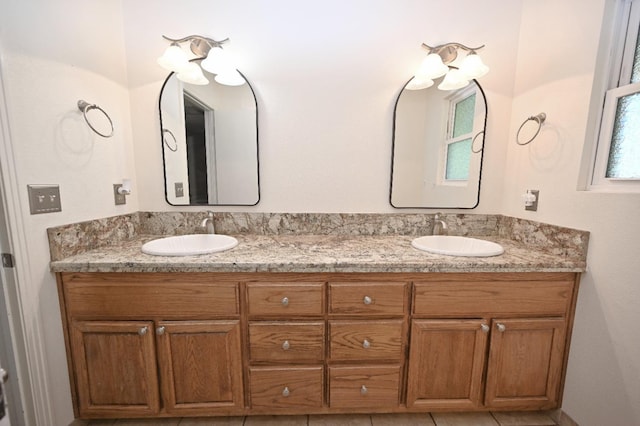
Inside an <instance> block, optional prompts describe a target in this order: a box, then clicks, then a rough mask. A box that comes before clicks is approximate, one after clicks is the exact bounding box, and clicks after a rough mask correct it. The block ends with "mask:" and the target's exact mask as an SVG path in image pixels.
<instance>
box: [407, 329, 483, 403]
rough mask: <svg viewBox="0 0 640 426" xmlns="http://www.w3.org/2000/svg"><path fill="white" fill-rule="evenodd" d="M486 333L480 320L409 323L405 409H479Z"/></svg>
mask: <svg viewBox="0 0 640 426" xmlns="http://www.w3.org/2000/svg"><path fill="white" fill-rule="evenodd" d="M488 331H489V326H488V325H486V324H484V321H483V320H480V319H474V320H414V321H412V324H411V344H410V346H411V350H410V353H409V372H408V388H407V406H408V407H421V408H425V409H430V408H438V409H449V408H451V409H473V408H476V407H478V406H480V405H481V403H482V375H483V369H484V363H485V359H486V358H485V353H486V347H487V335H488Z"/></svg>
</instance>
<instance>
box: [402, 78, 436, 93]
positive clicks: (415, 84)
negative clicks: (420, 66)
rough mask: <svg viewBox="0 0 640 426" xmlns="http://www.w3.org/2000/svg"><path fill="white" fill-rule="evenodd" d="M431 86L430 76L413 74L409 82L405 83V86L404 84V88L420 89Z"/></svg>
mask: <svg viewBox="0 0 640 426" xmlns="http://www.w3.org/2000/svg"><path fill="white" fill-rule="evenodd" d="M431 86H433V80H431V79H430V78H424V77H421V76H415V77H413V78H412V79H411V81H410V82H409V83H407V85H406V86H404V88H405V89H407V90H422V89H426V88H427V87H431Z"/></svg>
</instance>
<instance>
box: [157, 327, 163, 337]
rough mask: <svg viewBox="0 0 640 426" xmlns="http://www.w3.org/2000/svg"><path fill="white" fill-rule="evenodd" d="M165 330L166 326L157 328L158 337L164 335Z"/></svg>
mask: <svg viewBox="0 0 640 426" xmlns="http://www.w3.org/2000/svg"><path fill="white" fill-rule="evenodd" d="M164 330H165V328H164V325H161V326H160V327H158V328H156V334H157V335H158V336H162V335H163V334H164Z"/></svg>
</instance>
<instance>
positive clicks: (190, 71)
mask: <svg viewBox="0 0 640 426" xmlns="http://www.w3.org/2000/svg"><path fill="white" fill-rule="evenodd" d="M177 77H178V80H181V81H184V82H185V83H189V84H195V85H198V86H204V85H206V84H209V80H207V78H206V77H205V76H204V74H202V69H200V67H199V66H198V65H197V64H196V63H194V62H189V63H188V65H187V66H186V67H185V68H184V69H183V70H182V71H180V72H178V73H177Z"/></svg>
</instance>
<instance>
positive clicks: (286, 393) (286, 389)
mask: <svg viewBox="0 0 640 426" xmlns="http://www.w3.org/2000/svg"><path fill="white" fill-rule="evenodd" d="M290 393H291V392H289V387H287V386H285V387H284V389H282V396H289V394H290Z"/></svg>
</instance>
